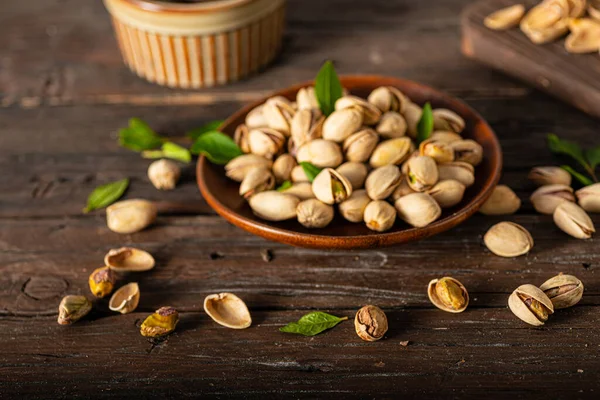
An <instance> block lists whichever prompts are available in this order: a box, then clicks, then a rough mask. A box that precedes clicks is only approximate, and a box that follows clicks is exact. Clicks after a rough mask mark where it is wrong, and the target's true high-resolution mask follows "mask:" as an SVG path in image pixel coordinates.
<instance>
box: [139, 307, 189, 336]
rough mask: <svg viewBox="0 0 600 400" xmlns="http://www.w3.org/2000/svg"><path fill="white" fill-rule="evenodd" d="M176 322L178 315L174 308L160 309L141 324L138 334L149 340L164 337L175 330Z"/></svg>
mask: <svg viewBox="0 0 600 400" xmlns="http://www.w3.org/2000/svg"><path fill="white" fill-rule="evenodd" d="M178 322H179V313H178V312H177V310H176V309H175V308H173V307H161V308H159V309H158V310H156V311H155V312H154V314H151V315H149V316H148V317H147V318H146V319H145V320H144V322H142V326H141V327H140V333H141V334H142V336H145V337H150V338H155V337H159V336H165V335H168V334H169V333H171V332H173V331H174V330H175V327H176V326H177V323H178Z"/></svg>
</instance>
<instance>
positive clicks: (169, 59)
mask: <svg viewBox="0 0 600 400" xmlns="http://www.w3.org/2000/svg"><path fill="white" fill-rule="evenodd" d="M104 4H105V5H106V8H107V9H108V11H109V12H110V14H111V16H112V20H113V24H114V28H115V34H116V37H117V41H118V43H119V47H120V49H121V53H122V55H123V59H124V60H125V63H126V64H127V65H128V66H129V68H131V70H132V71H133V72H135V73H136V74H138V75H139V76H141V77H143V78H146V79H147V80H149V81H150V82H154V83H157V84H159V85H165V86H170V87H179V88H202V87H211V86H215V85H222V84H226V83H229V82H234V81H237V80H238V79H241V78H244V77H246V76H248V75H250V74H252V73H254V72H256V71H257V70H258V69H260V68H261V67H264V66H265V65H266V64H268V63H269V62H270V61H271V60H273V58H274V57H275V55H276V54H277V52H278V51H279V49H280V47H281V39H282V36H283V26H284V17H285V0H215V1H202V2H197V3H167V2H162V1H152V0H104Z"/></svg>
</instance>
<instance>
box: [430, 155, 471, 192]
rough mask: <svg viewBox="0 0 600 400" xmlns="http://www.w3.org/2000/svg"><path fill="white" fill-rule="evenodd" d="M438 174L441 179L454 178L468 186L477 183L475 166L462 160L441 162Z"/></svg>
mask: <svg viewBox="0 0 600 400" xmlns="http://www.w3.org/2000/svg"><path fill="white" fill-rule="evenodd" d="M438 175H439V179H440V180H447V179H454V180H457V181H459V182H460V183H462V184H463V185H465V186H466V187H469V186H471V185H473V183H475V168H474V167H473V166H472V165H471V164H469V163H466V162H462V161H454V162H450V163H444V164H439V165H438Z"/></svg>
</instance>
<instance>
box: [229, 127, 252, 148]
mask: <svg viewBox="0 0 600 400" xmlns="http://www.w3.org/2000/svg"><path fill="white" fill-rule="evenodd" d="M249 138H250V129H248V126H246V124H241V125H239V126H238V127H237V128H235V132H234V134H233V141H234V142H235V144H237V145H238V147H239V148H240V150H242V152H243V153H250V141H249Z"/></svg>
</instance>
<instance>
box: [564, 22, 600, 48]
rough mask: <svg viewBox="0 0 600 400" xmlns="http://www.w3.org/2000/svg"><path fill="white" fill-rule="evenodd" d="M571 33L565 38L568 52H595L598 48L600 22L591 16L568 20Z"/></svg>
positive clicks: (599, 44)
mask: <svg viewBox="0 0 600 400" xmlns="http://www.w3.org/2000/svg"><path fill="white" fill-rule="evenodd" d="M569 29H570V31H571V34H570V35H569V36H567V38H566V39H565V49H567V51H568V52H569V53H574V54H584V53H596V52H598V50H599V49H600V22H598V21H596V20H594V19H591V18H573V19H571V20H569Z"/></svg>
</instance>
